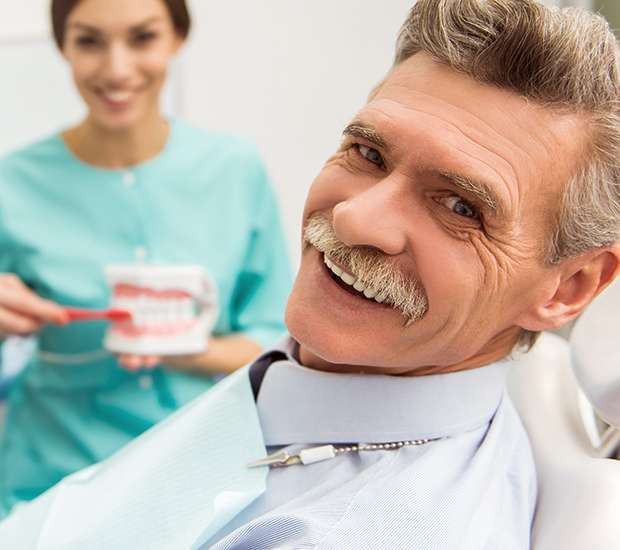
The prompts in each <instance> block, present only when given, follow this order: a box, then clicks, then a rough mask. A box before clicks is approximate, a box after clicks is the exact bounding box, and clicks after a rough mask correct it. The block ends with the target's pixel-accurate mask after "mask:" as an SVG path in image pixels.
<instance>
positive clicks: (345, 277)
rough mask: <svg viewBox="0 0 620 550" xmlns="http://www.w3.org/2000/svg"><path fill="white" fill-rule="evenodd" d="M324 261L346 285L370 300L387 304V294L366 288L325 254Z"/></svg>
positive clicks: (369, 287)
mask: <svg viewBox="0 0 620 550" xmlns="http://www.w3.org/2000/svg"><path fill="white" fill-rule="evenodd" d="M323 261H324V262H325V265H326V266H327V267H328V268H329V269H330V270H331V271H332V273H333V274H334V275H336V277H338V278H340V279H341V280H342V282H344V283H345V284H347V285H349V286H352V287H353V288H354V289H355V290H357V291H358V292H361V293H362V294H363V295H364V296H365V297H366V298H368V299H369V300H374V301H375V302H377V303H379V304H382V303H383V302H385V299H386V298H387V296H386V294H384V293H379V291H378V290H376V289H374V288H372V287H371V286H366V285H365V284H364V283H362V281H360V280H358V279H356V278H355V276H354V275H351V274H350V273H347V272H346V271H343V270H342V269H341V268H340V267H338V266H337V265H336V264H335V263H334V262H332V261H331V260H330V259H329V258H328V257H327V256H326V255H325V254H323Z"/></svg>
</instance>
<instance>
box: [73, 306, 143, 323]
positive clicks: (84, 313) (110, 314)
mask: <svg viewBox="0 0 620 550" xmlns="http://www.w3.org/2000/svg"><path fill="white" fill-rule="evenodd" d="M64 310H65V313H66V314H67V318H68V319H69V322H71V321H92V320H96V319H107V320H108V321H123V320H125V319H131V313H130V312H129V311H126V310H124V309H79V308H74V307H66V308H64Z"/></svg>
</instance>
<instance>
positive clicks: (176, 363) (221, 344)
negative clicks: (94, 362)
mask: <svg viewBox="0 0 620 550" xmlns="http://www.w3.org/2000/svg"><path fill="white" fill-rule="evenodd" d="M261 351H262V348H261V347H260V346H259V345H258V344H257V343H256V342H254V341H252V340H250V339H249V338H246V337H245V336H243V335H241V334H230V335H228V336H219V337H214V338H210V339H209V347H208V349H207V350H206V351H205V352H203V353H196V354H192V355H167V356H165V357H161V356H157V355H129V354H125V355H119V357H118V361H119V364H120V366H121V367H123V368H124V369H127V370H128V371H131V372H135V371H137V370H140V369H152V368H154V367H155V366H157V365H159V364H161V363H163V364H165V365H166V366H167V367H170V368H175V369H179V370H184V371H189V372H203V373H205V374H206V373H210V374H214V373H217V374H229V373H231V372H233V371H235V370H237V369H238V368H240V367H242V366H243V365H246V364H247V363H249V362H250V361H251V360H252V359H254V358H255V357H256V356H257V355H259V354H260V353H261Z"/></svg>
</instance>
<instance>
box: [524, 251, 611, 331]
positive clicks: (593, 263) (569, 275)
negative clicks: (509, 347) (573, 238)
mask: <svg viewBox="0 0 620 550" xmlns="http://www.w3.org/2000/svg"><path fill="white" fill-rule="evenodd" d="M619 271H620V244H614V245H612V246H607V247H605V248H598V249H596V250H590V251H588V252H584V253H583V254H580V255H579V256H578V257H576V258H569V259H568V260H565V261H564V265H563V266H561V267H560V278H559V282H558V284H557V288H556V290H555V293H554V295H553V297H552V298H551V299H550V300H549V301H547V302H546V303H544V304H542V305H540V306H538V307H537V308H536V309H535V311H533V312H531V314H530V315H529V316H528V317H529V319H528V322H527V323H526V324H527V325H528V326H524V327H523V328H527V329H528V330H533V331H541V330H547V329H555V328H559V327H561V326H563V325H565V324H566V323H568V322H570V321H572V320H574V319H575V318H576V317H577V316H578V315H579V314H580V313H581V312H582V311H583V310H584V309H585V308H586V306H587V305H588V304H589V303H590V302H591V301H592V300H594V298H596V296H598V295H599V294H600V293H601V292H602V291H603V290H604V289H605V288H606V287H607V286H608V285H609V284H610V283H611V282H612V281H613V280H614V279H615V278H616V275H618V272H619Z"/></svg>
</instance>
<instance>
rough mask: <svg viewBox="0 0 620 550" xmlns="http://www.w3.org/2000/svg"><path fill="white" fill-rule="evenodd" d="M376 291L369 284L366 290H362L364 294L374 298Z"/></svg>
mask: <svg viewBox="0 0 620 550" xmlns="http://www.w3.org/2000/svg"><path fill="white" fill-rule="evenodd" d="M377 292H378V291H377V290H375V289H374V288H372V287H370V286H369V287H368V288H367V289H366V290H364V296H366V298H369V299H370V298H374V297H375V296H376V295H377Z"/></svg>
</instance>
